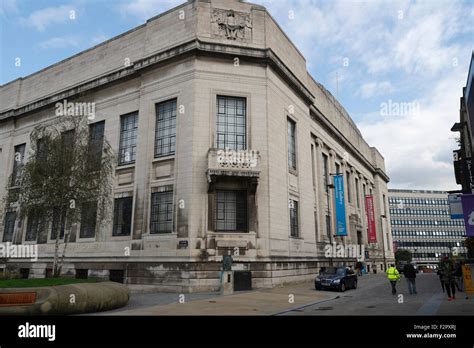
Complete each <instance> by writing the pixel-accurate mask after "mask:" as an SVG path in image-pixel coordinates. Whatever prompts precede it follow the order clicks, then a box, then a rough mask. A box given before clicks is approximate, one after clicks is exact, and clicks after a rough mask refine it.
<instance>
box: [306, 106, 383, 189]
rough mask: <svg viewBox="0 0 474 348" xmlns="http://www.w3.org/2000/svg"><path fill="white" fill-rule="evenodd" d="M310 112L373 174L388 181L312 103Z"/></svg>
mask: <svg viewBox="0 0 474 348" xmlns="http://www.w3.org/2000/svg"><path fill="white" fill-rule="evenodd" d="M310 114H311V117H312V118H313V119H315V120H316V121H317V122H319V123H320V124H321V125H322V126H323V127H324V128H326V129H327V130H328V131H329V132H330V133H331V134H333V135H334V137H335V138H336V139H337V140H338V141H339V142H340V143H341V144H342V145H345V147H346V148H347V149H349V150H350V152H351V153H352V155H353V156H354V157H355V158H357V159H358V160H359V161H360V162H361V163H362V165H364V166H365V167H366V168H367V169H369V171H370V172H371V173H373V174H374V175H375V174H377V175H379V176H380V177H381V178H382V179H383V180H385V181H386V182H389V181H390V179H389V177H388V176H387V174H385V173H384V172H383V171H382V170H381V169H380V168H376V167H375V166H374V165H373V164H372V163H371V162H370V161H369V160H368V159H367V158H365V156H364V155H362V154H361V153H360V152H359V150H357V148H356V147H355V146H354V145H353V144H352V143H351V142H350V141H349V140H347V138H346V137H345V136H344V134H342V133H341V132H340V131H339V129H337V128H336V127H335V126H334V125H333V124H332V123H331V122H330V121H329V120H328V119H327V118H326V117H325V116H324V115H323V114H322V113H321V112H320V111H319V110H318V109H317V108H316V107H315V106H314V105H311V107H310Z"/></svg>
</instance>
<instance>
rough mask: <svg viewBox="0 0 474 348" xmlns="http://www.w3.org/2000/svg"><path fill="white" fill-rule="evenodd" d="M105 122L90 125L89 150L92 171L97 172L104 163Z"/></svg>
mask: <svg viewBox="0 0 474 348" xmlns="http://www.w3.org/2000/svg"><path fill="white" fill-rule="evenodd" d="M104 129H105V121H102V122H97V123H93V124H90V125H89V148H90V152H89V155H90V162H89V165H90V166H91V170H97V169H98V168H99V167H100V165H101V162H102V148H103V145H104Z"/></svg>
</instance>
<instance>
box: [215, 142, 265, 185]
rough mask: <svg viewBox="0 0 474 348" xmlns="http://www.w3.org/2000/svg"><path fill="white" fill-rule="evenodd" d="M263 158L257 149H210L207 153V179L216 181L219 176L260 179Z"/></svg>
mask: <svg viewBox="0 0 474 348" xmlns="http://www.w3.org/2000/svg"><path fill="white" fill-rule="evenodd" d="M260 162H261V158H260V153H259V151H256V150H230V149H225V150H224V149H214V148H211V149H209V152H208V154H207V179H208V182H209V183H212V182H215V180H216V179H217V178H218V177H223V176H230V177H241V178H249V179H254V180H258V178H259V177H260V169H261V164H260Z"/></svg>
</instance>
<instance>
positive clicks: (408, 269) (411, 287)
mask: <svg viewBox="0 0 474 348" xmlns="http://www.w3.org/2000/svg"><path fill="white" fill-rule="evenodd" d="M403 274H404V275H405V279H406V280H407V284H408V292H409V293H410V295H413V294H417V292H416V269H415V267H414V266H413V264H412V263H411V262H410V263H408V264H406V265H405V267H403Z"/></svg>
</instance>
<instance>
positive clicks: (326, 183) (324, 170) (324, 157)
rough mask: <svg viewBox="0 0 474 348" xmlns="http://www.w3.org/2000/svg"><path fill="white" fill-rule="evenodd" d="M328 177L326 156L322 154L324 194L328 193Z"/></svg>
mask: <svg viewBox="0 0 474 348" xmlns="http://www.w3.org/2000/svg"><path fill="white" fill-rule="evenodd" d="M328 176H329V172H328V156H326V155H325V154H323V185H324V190H325V191H326V192H328Z"/></svg>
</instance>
